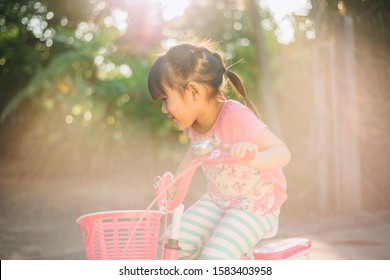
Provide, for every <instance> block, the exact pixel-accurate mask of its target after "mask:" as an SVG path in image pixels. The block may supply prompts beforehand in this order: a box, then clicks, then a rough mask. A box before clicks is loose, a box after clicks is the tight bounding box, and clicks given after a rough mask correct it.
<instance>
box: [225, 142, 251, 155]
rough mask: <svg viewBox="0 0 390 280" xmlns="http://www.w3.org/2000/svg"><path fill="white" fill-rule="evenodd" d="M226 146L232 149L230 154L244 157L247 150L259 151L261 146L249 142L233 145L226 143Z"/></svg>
mask: <svg viewBox="0 0 390 280" xmlns="http://www.w3.org/2000/svg"><path fill="white" fill-rule="evenodd" d="M225 147H226V148H228V149H230V155H231V156H232V157H237V158H244V157H245V155H246V153H247V152H255V153H257V152H258V151H259V147H258V146H257V145H256V144H253V143H249V142H239V143H236V144H233V145H225Z"/></svg>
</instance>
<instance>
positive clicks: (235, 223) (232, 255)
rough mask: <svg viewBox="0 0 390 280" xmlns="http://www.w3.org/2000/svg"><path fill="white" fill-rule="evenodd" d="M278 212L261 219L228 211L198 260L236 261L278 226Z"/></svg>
mask: <svg viewBox="0 0 390 280" xmlns="http://www.w3.org/2000/svg"><path fill="white" fill-rule="evenodd" d="M278 218H279V211H275V212H274V213H272V214H267V215H264V216H262V217H259V216H256V215H255V214H253V213H251V212H247V211H240V210H237V209H229V210H228V211H227V212H226V214H225V216H224V217H223V218H222V220H221V222H220V223H219V225H218V226H217V228H216V229H215V231H214V233H213V234H212V236H211V238H210V240H209V242H207V244H206V246H205V248H204V249H203V251H202V254H201V256H200V259H205V260H212V259H213V260H218V259H220V260H238V259H241V257H242V256H243V255H244V254H245V253H247V252H248V251H249V250H251V249H252V248H253V247H254V246H255V245H256V244H257V243H258V242H259V241H260V240H261V239H263V238H264V236H265V235H267V233H269V232H271V231H272V229H273V228H274V227H276V226H277V224H278Z"/></svg>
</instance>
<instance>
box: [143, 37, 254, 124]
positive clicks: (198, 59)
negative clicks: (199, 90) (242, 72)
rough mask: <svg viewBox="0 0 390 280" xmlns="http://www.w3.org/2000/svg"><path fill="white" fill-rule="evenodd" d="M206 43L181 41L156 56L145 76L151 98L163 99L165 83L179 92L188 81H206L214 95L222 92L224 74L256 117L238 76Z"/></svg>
mask: <svg viewBox="0 0 390 280" xmlns="http://www.w3.org/2000/svg"><path fill="white" fill-rule="evenodd" d="M206 44H207V43H205V42H204V43H202V44H199V45H192V44H188V43H185V44H180V45H177V46H175V47H172V48H171V49H169V50H168V52H167V53H166V54H164V55H161V56H160V57H158V58H157V60H156V61H155V62H154V64H153V65H152V67H151V69H150V71H149V76H148V88H149V92H150V95H151V96H152V98H153V99H155V100H157V99H161V98H165V97H166V93H165V91H164V86H168V87H170V88H172V89H175V90H178V91H182V90H183V89H185V88H186V86H187V83H188V82H190V81H194V82H198V83H203V84H206V85H208V86H210V87H211V88H212V89H213V90H214V94H215V95H223V93H224V91H225V88H226V82H225V79H224V74H225V75H226V77H227V79H228V80H229V82H230V85H231V86H232V88H233V91H234V93H235V94H236V95H237V96H238V97H242V98H243V99H244V103H245V105H246V106H248V107H249V108H250V109H251V110H252V111H253V112H254V113H255V114H256V115H257V116H258V117H259V114H258V112H257V109H256V107H255V106H254V105H253V103H252V102H251V101H250V100H249V99H248V97H247V94H246V90H245V87H244V84H243V83H242V81H241V79H240V77H239V76H238V75H237V74H236V73H234V72H233V71H231V70H229V69H227V68H226V67H225V63H224V61H223V58H222V56H221V55H220V54H219V53H218V52H214V51H211V50H210V47H208V46H207V47H206Z"/></svg>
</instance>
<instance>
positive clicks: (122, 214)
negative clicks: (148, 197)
mask: <svg viewBox="0 0 390 280" xmlns="http://www.w3.org/2000/svg"><path fill="white" fill-rule="evenodd" d="M162 215H164V212H161V211H107V212H97V213H92V214H88V215H84V216H81V217H79V218H78V219H77V221H76V222H77V223H78V224H80V230H81V234H82V237H83V240H84V245H85V250H86V256H87V259H89V260H98V259H100V260H120V259H128V260H152V259H156V257H157V248H158V238H159V232H160V220H161V219H160V218H161V216H162Z"/></svg>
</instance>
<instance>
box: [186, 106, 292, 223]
mask: <svg viewBox="0 0 390 280" xmlns="http://www.w3.org/2000/svg"><path fill="white" fill-rule="evenodd" d="M265 127H266V126H265V124H264V123H262V122H261V121H260V120H259V119H258V118H256V116H255V115H254V114H253V113H252V112H251V111H250V110H249V109H248V108H246V107H245V106H243V105H241V104H240V103H238V102H236V101H231V100H228V101H225V102H224V105H223V107H222V110H221V112H220V115H219V116H218V118H217V121H216V123H215V124H214V126H213V127H212V128H211V129H210V130H209V131H208V132H207V133H205V134H198V133H196V132H195V131H194V130H192V129H187V130H185V134H186V135H187V136H188V137H189V138H190V140H191V143H192V144H193V143H196V142H198V141H204V140H209V141H211V142H212V144H213V146H214V147H222V146H223V144H234V143H237V142H242V141H247V142H251V143H254V142H255V139H256V137H257V136H258V135H259V133H261V131H262V129H264V128H265ZM248 130H249V131H248ZM202 169H203V173H204V174H205V177H206V180H207V188H208V194H209V196H210V197H211V198H212V199H213V200H214V202H215V203H216V204H217V205H218V206H219V207H220V208H222V209H229V208H235V209H239V210H244V211H250V212H253V213H255V214H256V215H259V216H263V215H265V214H267V213H271V212H273V211H274V210H276V209H277V208H279V207H280V205H281V204H282V203H283V202H284V200H285V199H286V194H285V190H286V183H285V179H284V176H283V173H282V171H281V170H275V171H271V172H260V171H258V170H257V169H255V168H252V167H248V166H246V165H243V164H239V163H235V164H219V165H204V164H203V165H202Z"/></svg>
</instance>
